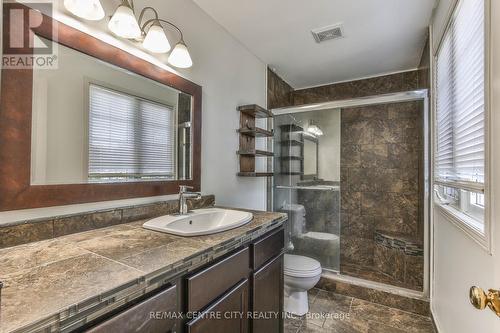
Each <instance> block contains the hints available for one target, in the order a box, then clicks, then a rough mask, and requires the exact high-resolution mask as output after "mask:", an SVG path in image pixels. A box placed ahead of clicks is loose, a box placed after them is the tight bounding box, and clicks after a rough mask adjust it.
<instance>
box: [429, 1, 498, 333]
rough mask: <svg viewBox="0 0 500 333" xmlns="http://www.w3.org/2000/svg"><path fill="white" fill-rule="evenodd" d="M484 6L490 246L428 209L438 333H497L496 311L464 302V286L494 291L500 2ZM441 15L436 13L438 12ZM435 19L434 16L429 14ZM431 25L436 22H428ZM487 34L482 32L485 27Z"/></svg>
mask: <svg viewBox="0 0 500 333" xmlns="http://www.w3.org/2000/svg"><path fill="white" fill-rule="evenodd" d="M485 1H486V5H487V6H488V5H490V14H491V29H490V35H489V36H487V39H489V41H490V57H491V60H490V61H491V63H490V66H491V68H490V73H491V78H490V79H491V83H490V87H489V89H488V90H489V92H488V93H489V95H490V100H491V116H490V117H491V118H490V132H489V138H490V143H491V146H490V156H489V161H490V164H489V165H490V168H491V174H490V183H489V184H490V191H491V198H490V201H489V202H490V207H491V219H490V221H491V229H492V232H491V250H490V251H487V250H485V249H484V248H483V247H481V246H480V245H479V244H478V243H477V242H476V241H474V240H473V239H472V238H471V237H470V236H468V235H467V234H466V233H465V232H464V231H463V230H461V229H460V228H458V227H457V226H456V225H454V224H453V223H451V222H450V220H449V219H448V218H447V216H446V214H443V212H442V210H440V209H438V208H436V207H435V208H434V209H433V217H434V220H433V232H434V236H433V260H434V262H433V273H432V277H431V281H432V282H431V309H432V313H433V316H434V319H435V321H436V324H437V325H438V328H439V329H440V332H441V333H475V332H477V333H479V332H481V333H498V332H500V316H498V315H496V314H495V313H494V312H493V311H491V310H490V309H489V308H486V309H485V310H482V311H480V310H477V309H475V308H474V307H473V306H472V305H471V304H470V302H469V288H470V287H471V286H478V287H481V288H483V289H485V290H486V291H487V290H488V289H496V290H500V1H498V0H491V4H489V2H490V1H488V0H485ZM454 2H455V1H449V0H447V1H441V2H440V6H446V7H447V8H439V7H438V8H437V10H436V13H438V15H437V16H439V15H440V14H439V13H443V12H449V10H450V8H452V7H453V3H454ZM441 16H442V15H441ZM435 18H436V16H435ZM433 26H434V27H439V26H442V22H441V23H440V22H437V24H436V22H434V25H433ZM434 33H436V31H434ZM487 34H488V32H487Z"/></svg>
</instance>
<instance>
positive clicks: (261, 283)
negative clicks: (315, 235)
mask: <svg viewBox="0 0 500 333" xmlns="http://www.w3.org/2000/svg"><path fill="white" fill-rule="evenodd" d="M252 280H253V281H252V282H253V292H252V304H253V309H252V312H253V314H254V318H253V320H252V331H253V332H254V333H260V332H266V333H278V332H282V327H283V320H282V316H281V315H282V310H283V255H280V256H278V257H276V258H275V259H274V260H272V261H271V262H269V263H268V264H266V265H265V266H264V267H262V268H261V269H259V270H258V271H257V272H255V273H254V274H253V276H252Z"/></svg>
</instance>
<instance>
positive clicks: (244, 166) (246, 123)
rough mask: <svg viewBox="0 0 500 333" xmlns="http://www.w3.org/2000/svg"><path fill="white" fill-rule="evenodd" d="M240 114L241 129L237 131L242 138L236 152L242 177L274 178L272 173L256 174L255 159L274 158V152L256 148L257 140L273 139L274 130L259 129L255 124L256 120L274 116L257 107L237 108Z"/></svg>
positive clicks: (239, 174) (254, 105) (243, 106)
mask: <svg viewBox="0 0 500 333" xmlns="http://www.w3.org/2000/svg"><path fill="white" fill-rule="evenodd" d="M237 110H238V111H239V112H240V128H239V129H238V130H237V132H238V133H239V136H240V148H239V150H238V151H237V152H236V153H237V154H238V155H239V158H240V172H238V176H240V177H272V176H273V173H272V172H256V171H255V159H256V158H257V157H272V156H274V153H273V152H270V151H265V150H258V149H256V148H255V138H257V137H261V138H272V137H273V135H274V132H273V130H272V129H271V130H269V129H264V128H258V127H257V126H256V124H255V119H256V118H272V117H273V114H272V113H271V112H270V111H268V110H266V109H264V108H262V107H260V106H258V105H256V104H250V105H242V106H239V107H238V108H237Z"/></svg>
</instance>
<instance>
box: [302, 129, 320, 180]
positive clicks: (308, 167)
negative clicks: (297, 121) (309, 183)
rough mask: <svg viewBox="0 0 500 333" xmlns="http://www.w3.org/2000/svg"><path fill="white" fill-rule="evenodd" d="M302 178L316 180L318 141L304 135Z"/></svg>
mask: <svg viewBox="0 0 500 333" xmlns="http://www.w3.org/2000/svg"><path fill="white" fill-rule="evenodd" d="M302 178H303V179H316V178H318V139H317V138H316V137H314V136H312V135H307V134H304V175H303V176H302Z"/></svg>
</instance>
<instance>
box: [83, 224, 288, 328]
mask: <svg viewBox="0 0 500 333" xmlns="http://www.w3.org/2000/svg"><path fill="white" fill-rule="evenodd" d="M283 246H284V231H283V228H282V227H280V228H278V229H277V230H273V231H271V232H268V233H266V234H265V235H263V236H262V237H260V238H259V239H257V240H255V241H253V242H251V243H250V244H245V245H244V246H243V247H241V248H239V249H237V250H235V251H232V252H231V253H229V254H227V255H225V256H224V257H223V258H221V259H218V260H214V261H211V262H209V263H208V264H207V265H205V266H204V267H202V268H201V269H199V270H197V271H195V272H193V273H191V274H188V275H186V276H182V277H180V278H178V279H177V280H176V281H175V282H173V283H171V284H168V285H167V287H162V288H160V289H159V290H158V291H153V292H152V293H150V294H147V295H145V296H144V297H143V298H142V299H141V300H140V301H139V302H138V303H136V302H134V303H132V304H130V305H129V304H126V305H125V307H124V309H123V310H121V309H120V310H119V311H117V312H115V313H114V314H112V315H111V316H109V315H107V316H104V317H102V318H98V319H97V320H95V321H94V322H92V323H91V328H89V329H87V330H85V332H93V333H104V332H148V333H156V332H158V333H160V332H170V331H172V332H182V331H185V332H190V333H205V332H234V333H237V332H242V333H243V332H250V331H253V332H281V331H282V320H281V311H282V308H283V253H282V252H283ZM180 313H182V314H183V316H182V318H178V315H179V314H180ZM94 323H96V324H95V325H94Z"/></svg>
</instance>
